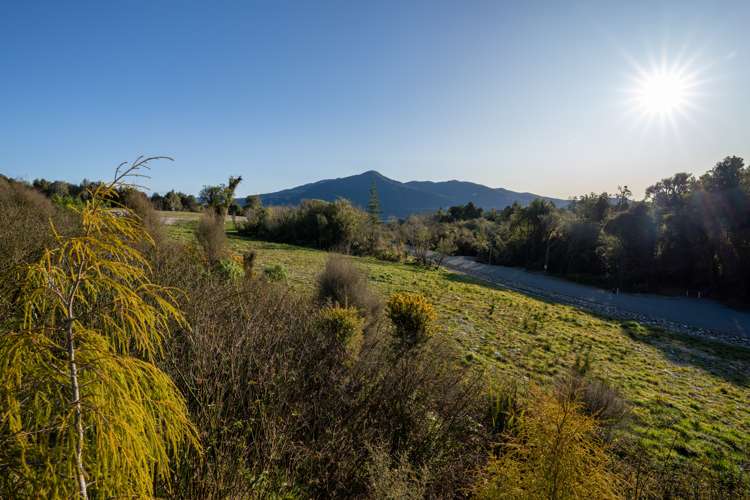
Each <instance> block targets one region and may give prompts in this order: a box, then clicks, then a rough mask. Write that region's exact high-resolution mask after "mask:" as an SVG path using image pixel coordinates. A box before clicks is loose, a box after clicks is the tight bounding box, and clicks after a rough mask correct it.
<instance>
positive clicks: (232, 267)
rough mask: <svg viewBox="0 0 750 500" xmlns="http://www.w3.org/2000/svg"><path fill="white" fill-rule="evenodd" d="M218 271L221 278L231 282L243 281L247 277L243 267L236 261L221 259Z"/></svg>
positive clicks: (217, 267)
mask: <svg viewBox="0 0 750 500" xmlns="http://www.w3.org/2000/svg"><path fill="white" fill-rule="evenodd" d="M216 270H217V272H218V273H219V275H220V276H222V277H224V278H225V279H227V280H230V281H234V280H238V279H241V278H242V277H243V276H244V275H245V271H244V269H242V266H241V265H240V264H239V263H238V262H237V261H236V260H234V259H227V258H225V259H221V260H220V261H219V264H218V265H217V266H216Z"/></svg>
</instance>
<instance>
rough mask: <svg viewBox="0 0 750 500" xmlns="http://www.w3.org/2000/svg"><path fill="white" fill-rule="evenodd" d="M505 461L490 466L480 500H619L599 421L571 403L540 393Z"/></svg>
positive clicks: (523, 418)
mask: <svg viewBox="0 0 750 500" xmlns="http://www.w3.org/2000/svg"><path fill="white" fill-rule="evenodd" d="M532 392H533V394H532V398H531V401H530V403H529V407H528V408H527V410H526V411H525V412H524V413H523V414H522V416H521V418H520V419H519V421H518V426H517V428H516V429H515V430H516V432H515V433H514V434H513V435H512V436H511V437H510V438H509V442H508V443H506V445H505V446H504V449H503V450H502V452H501V455H500V456H499V457H497V458H493V459H492V460H490V463H489V464H488V466H487V468H486V471H485V477H484V478H483V480H482V481H480V483H479V484H478V485H477V487H476V488H475V490H474V493H475V494H476V496H477V497H478V498H487V499H498V498H509V499H511V498H513V499H537V498H550V499H561V500H562V499H577V498H601V499H606V498H619V494H618V491H619V490H620V484H621V483H620V480H619V477H618V476H617V475H616V474H615V473H614V472H613V468H612V467H613V463H612V458H611V457H610V455H609V453H608V451H607V449H606V448H605V447H604V445H603V444H602V443H601V442H600V441H599V438H598V437H597V435H598V429H597V423H596V420H595V419H593V418H592V417H590V416H588V415H585V414H584V413H583V412H582V411H581V409H580V405H579V404H578V403H576V402H575V401H572V400H563V401H559V400H557V399H556V398H555V397H553V396H552V395H550V394H547V393H544V392H541V391H540V390H538V389H535V390H533V391H532Z"/></svg>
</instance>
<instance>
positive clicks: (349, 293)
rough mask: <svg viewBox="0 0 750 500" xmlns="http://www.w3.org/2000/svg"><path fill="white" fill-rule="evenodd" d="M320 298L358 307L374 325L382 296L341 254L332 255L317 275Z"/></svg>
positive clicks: (318, 297) (323, 301)
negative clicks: (377, 293) (376, 292)
mask: <svg viewBox="0 0 750 500" xmlns="http://www.w3.org/2000/svg"><path fill="white" fill-rule="evenodd" d="M317 300H318V302H320V303H323V304H326V303H329V304H338V305H340V306H343V307H356V308H357V309H358V310H359V312H360V314H362V316H364V317H365V318H366V319H367V326H368V327H370V326H372V325H373V323H374V322H375V320H376V319H377V317H378V315H379V314H380V309H381V307H382V305H381V302H380V298H379V297H378V296H377V295H375V294H373V293H372V292H371V291H370V289H369V288H368V286H367V276H365V274H364V273H363V272H362V271H360V270H359V269H357V268H356V267H355V266H354V264H352V263H351V261H350V260H349V259H347V258H345V257H343V256H341V255H331V256H330V257H329V258H328V260H327V261H326V267H325V269H324V270H323V272H321V273H320V275H319V276H318V290H317Z"/></svg>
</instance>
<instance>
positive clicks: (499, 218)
mask: <svg viewBox="0 0 750 500" xmlns="http://www.w3.org/2000/svg"><path fill="white" fill-rule="evenodd" d="M407 224H413V225H416V226H419V225H424V226H425V227H426V228H427V231H423V232H422V237H423V238H427V239H428V241H427V242H420V241H416V243H418V244H422V245H424V244H427V245H430V246H432V247H433V248H435V247H436V246H437V245H438V244H439V243H440V242H441V241H443V242H445V241H449V242H450V246H452V247H454V248H455V250H454V252H453V253H457V254H462V255H473V256H476V257H478V258H479V259H480V260H482V261H484V262H487V263H490V264H500V265H510V266H522V267H526V268H529V269H535V270H544V271H547V272H549V273H553V274H556V275H560V276H565V277H569V278H574V279H580V280H584V281H589V282H593V283H596V284H599V285H603V286H608V287H617V288H622V289H629V290H638V291H656V292H661V291H668V292H677V291H679V292H680V293H685V292H687V293H689V294H693V295H698V294H700V295H701V296H706V295H711V296H715V297H720V298H723V299H731V300H736V301H747V299H748V297H749V296H750V169H749V168H748V167H746V166H745V164H744V161H743V159H742V158H739V157H737V156H731V157H726V158H725V159H723V160H722V161H720V162H718V163H717V164H716V165H715V166H714V167H713V168H712V169H710V170H709V171H708V172H706V173H705V174H704V175H702V176H700V177H695V176H693V175H692V174H689V173H684V172H683V173H677V174H675V175H673V176H671V177H668V178H665V179H662V180H660V181H658V182H656V183H655V184H653V185H652V186H650V187H648V188H647V190H646V194H645V197H644V199H643V200H640V201H636V200H633V199H632V193H631V192H630V190H629V189H628V188H627V186H625V187H621V188H619V190H618V192H617V193H616V194H610V193H606V192H605V193H600V194H597V193H591V194H588V195H583V196H580V197H576V198H574V199H572V200H571V203H570V204H569V206H568V207H566V208H562V209H560V208H556V207H555V206H554V205H553V204H551V203H550V202H548V201H545V200H542V199H536V200H534V201H533V202H532V203H530V204H529V205H528V206H525V207H523V206H520V205H518V204H515V205H513V206H510V207H507V208H505V209H503V210H492V211H483V210H482V209H481V208H477V207H474V206H473V204H471V203H469V204H468V205H466V206H463V207H451V208H450V209H449V210H447V211H440V212H438V213H437V214H435V215H434V216H430V217H424V218H420V219H413V220H411V221H407ZM411 233H412V234H418V233H419V231H415V230H414V229H412V231H411ZM417 240H418V239H417Z"/></svg>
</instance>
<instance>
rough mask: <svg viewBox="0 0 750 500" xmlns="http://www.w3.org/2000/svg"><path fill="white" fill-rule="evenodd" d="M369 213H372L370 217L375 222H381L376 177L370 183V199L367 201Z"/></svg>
mask: <svg viewBox="0 0 750 500" xmlns="http://www.w3.org/2000/svg"><path fill="white" fill-rule="evenodd" d="M367 213H368V214H369V215H370V219H371V220H372V221H373V222H380V215H381V213H382V211H381V210H380V198H378V188H377V186H376V185H375V179H373V180H372V184H371V185H370V199H369V201H368V202H367Z"/></svg>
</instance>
